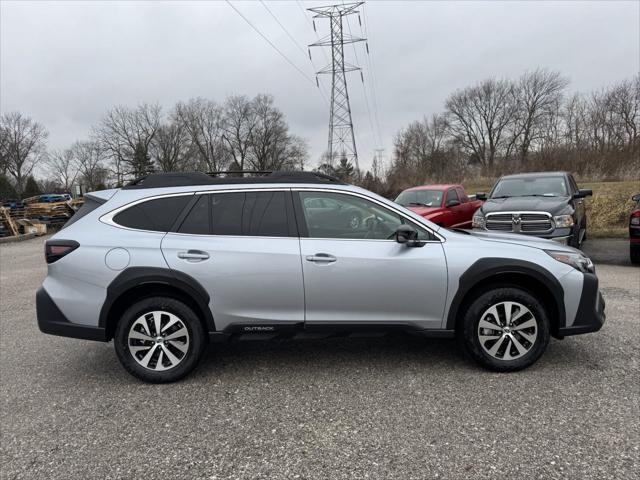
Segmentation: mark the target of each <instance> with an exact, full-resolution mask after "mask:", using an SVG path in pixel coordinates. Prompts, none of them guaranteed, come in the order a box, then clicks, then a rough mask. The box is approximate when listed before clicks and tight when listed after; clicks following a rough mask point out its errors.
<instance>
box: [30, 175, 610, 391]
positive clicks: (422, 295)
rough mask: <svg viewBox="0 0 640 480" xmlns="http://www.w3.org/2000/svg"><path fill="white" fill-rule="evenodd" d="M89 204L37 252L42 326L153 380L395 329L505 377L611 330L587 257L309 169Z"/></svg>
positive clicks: (136, 187)
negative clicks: (215, 346) (263, 352)
mask: <svg viewBox="0 0 640 480" xmlns="http://www.w3.org/2000/svg"><path fill="white" fill-rule="evenodd" d="M85 198H86V202H85V204H84V206H83V207H82V208H81V210H80V211H79V212H78V213H77V214H76V215H75V216H74V217H73V218H72V219H71V220H70V221H69V222H68V223H67V225H66V226H65V227H64V228H63V229H62V230H61V231H60V232H58V233H57V234H56V235H54V236H53V237H52V238H51V239H50V240H48V241H47V242H46V247H45V256H46V261H47V263H48V275H47V277H46V278H45V280H44V283H43V285H42V288H40V289H39V290H38V293H37V296H36V303H37V312H38V325H39V327H40V330H42V331H43V332H45V333H49V334H54V335H63V336H68V337H74V338H83V339H87V340H98V341H103V342H107V341H110V340H112V339H113V341H114V344H115V350H116V354H117V356H118V358H119V360H120V362H121V363H122V365H123V366H124V368H125V369H126V370H127V371H128V372H130V373H131V374H133V375H134V376H136V377H138V378H140V379H142V380H145V381H148V382H170V381H174V380H178V379H180V378H182V377H184V376H185V375H187V374H188V373H189V372H190V371H191V370H192V369H193V368H194V367H195V366H196V364H197V363H198V361H199V359H200V357H201V356H202V353H203V351H204V349H205V347H206V345H207V344H208V343H209V342H219V341H226V340H233V339H251V338H254V339H256V338H257V339H270V338H282V337H295V338H303V337H313V338H318V337H322V336H335V335H350V334H353V333H361V332H372V333H381V332H389V331H398V330H400V331H404V332H408V333H412V334H418V335H423V336H425V337H457V338H458V339H459V340H460V343H461V345H462V347H463V349H464V350H465V351H466V352H467V353H468V354H469V356H470V357H471V358H473V359H474V360H476V361H477V362H479V363H480V364H482V365H483V366H485V367H487V368H490V369H493V370H497V371H512V370H518V369H522V368H525V367H527V366H529V365H531V364H532V363H534V362H535V361H536V360H537V359H538V358H540V356H541V355H542V353H543V352H544V350H545V348H546V347H547V344H548V343H549V338H550V336H553V337H555V338H563V337H564V336H566V335H575V334H579V333H587V332H594V331H597V330H599V329H600V328H601V327H602V324H603V322H604V320H605V315H604V301H603V299H602V296H601V295H600V293H599V290H598V279H597V277H596V275H595V271H594V267H593V264H592V263H591V261H590V260H589V259H588V258H587V257H586V256H585V255H584V254H583V253H582V252H580V251H578V250H576V249H574V248H571V247H566V246H562V245H558V244H557V243H554V242H552V241H550V240H543V239H538V238H531V237H525V236H520V235H514V234H500V233H494V234H492V233H484V232H469V231H463V230H447V229H444V228H441V227H439V226H437V225H435V224H433V223H431V222H429V221H428V220H426V219H424V218H423V217H421V216H419V215H416V214H414V213H412V212H411V211H409V210H407V209H405V208H403V207H401V206H400V205H397V204H395V203H393V202H391V201H389V200H386V199H384V198H382V197H380V196H378V195H375V194H374V193H372V192H369V191H367V190H364V189H362V188H358V187H355V186H352V185H347V184H343V183H340V182H339V181H336V180H335V179H333V178H331V177H327V176H324V175H321V174H317V173H312V172H274V173H272V174H270V175H266V176H256V177H249V178H238V177H224V178H220V177H217V178H216V177H212V176H209V175H206V174H203V173H184V174H152V175H148V176H146V177H143V178H140V179H138V180H136V181H134V182H132V183H131V184H129V185H127V186H125V187H123V188H121V189H114V190H106V191H100V192H94V193H91V194H88V195H87V196H86V197H85Z"/></svg>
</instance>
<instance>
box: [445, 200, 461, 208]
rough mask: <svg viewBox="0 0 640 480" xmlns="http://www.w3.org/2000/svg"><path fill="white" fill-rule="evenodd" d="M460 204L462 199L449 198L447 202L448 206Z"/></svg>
mask: <svg viewBox="0 0 640 480" xmlns="http://www.w3.org/2000/svg"><path fill="white" fill-rule="evenodd" d="M458 205H460V200H449V201H448V202H447V208H449V207H457V206H458Z"/></svg>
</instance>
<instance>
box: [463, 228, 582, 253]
mask: <svg viewBox="0 0 640 480" xmlns="http://www.w3.org/2000/svg"><path fill="white" fill-rule="evenodd" d="M466 232H468V233H469V234H470V235H471V236H473V237H475V238H477V239H478V240H484V241H487V242H501V243H511V244H514V245H523V246H525V247H532V248H540V249H543V250H556V251H563V252H573V253H575V252H578V253H582V252H580V250H576V249H575V248H573V247H569V246H568V245H562V244H561V243H558V242H554V241H553V240H548V239H546V238H540V237H534V236H530V235H521V234H518V233H502V232H485V231H482V230H466Z"/></svg>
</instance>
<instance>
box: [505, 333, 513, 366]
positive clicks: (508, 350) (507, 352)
mask: <svg viewBox="0 0 640 480" xmlns="http://www.w3.org/2000/svg"><path fill="white" fill-rule="evenodd" d="M505 341H506V342H507V348H505V349H504V353H503V354H502V360H511V359H512V358H513V357H512V356H511V337H510V336H509V335H505Z"/></svg>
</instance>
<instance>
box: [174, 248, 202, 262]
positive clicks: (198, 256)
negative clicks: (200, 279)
mask: <svg viewBox="0 0 640 480" xmlns="http://www.w3.org/2000/svg"><path fill="white" fill-rule="evenodd" d="M178 258H181V259H183V260H190V261H194V262H199V261H202V260H206V259H208V258H209V254H208V253H207V252H203V251H201V250H189V251H186V252H179V253H178Z"/></svg>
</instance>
